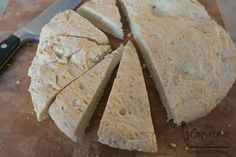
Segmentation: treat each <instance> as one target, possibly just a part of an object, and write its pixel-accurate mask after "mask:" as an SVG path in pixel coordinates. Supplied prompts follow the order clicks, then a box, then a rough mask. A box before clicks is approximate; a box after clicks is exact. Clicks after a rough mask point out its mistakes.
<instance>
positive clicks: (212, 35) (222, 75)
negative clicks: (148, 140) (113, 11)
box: [119, 0, 236, 124]
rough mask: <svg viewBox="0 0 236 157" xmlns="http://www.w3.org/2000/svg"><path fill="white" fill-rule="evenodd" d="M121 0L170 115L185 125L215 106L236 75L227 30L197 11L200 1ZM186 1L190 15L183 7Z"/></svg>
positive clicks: (233, 56) (235, 66)
mask: <svg viewBox="0 0 236 157" xmlns="http://www.w3.org/2000/svg"><path fill="white" fill-rule="evenodd" d="M119 1H120V2H121V5H122V8H123V11H124V13H125V14H126V17H127V19H128V21H129V23H130V27H131V30H132V33H133V36H134V38H135V40H136V42H137V44H138V46H139V48H140V49H141V51H142V54H143V56H144V59H145V61H146V63H147V65H148V66H149V69H150V72H151V74H152V76H153V80H154V82H155V84H156V88H157V90H158V91H159V93H160V96H161V99H162V103H163V105H164V106H165V108H166V110H167V112H168V117H169V119H174V122H175V123H177V124H181V122H183V121H184V122H190V121H193V120H195V119H197V118H200V117H203V116H205V115H206V114H208V113H209V112H210V111H211V110H213V109H214V108H215V107H216V105H217V104H218V103H219V102H220V101H221V100H222V99H223V98H224V97H225V96H226V95H227V93H228V91H229V89H230V88H231V87H232V84H233V83H234V81H235V77H236V49H235V45H234V43H233V42H232V40H231V39H230V37H229V35H228V34H227V33H226V32H225V30H224V29H223V28H221V27H220V26H219V25H217V23H216V22H215V21H214V20H211V19H210V18H207V15H206V13H205V12H206V11H205V10H203V9H199V11H196V9H195V8H203V7H202V6H201V4H200V3H198V2H197V1H196V0H191V1H187V0H178V1H177V0H173V1H171V0H167V1H165V2H164V1H161V0H155V2H156V3H154V4H152V3H151V2H153V1H149V0H132V1H129V0H119ZM161 4H165V5H163V6H161ZM183 4H184V5H185V6H186V8H189V9H187V10H188V14H186V13H185V12H186V10H185V9H178V7H179V6H181V5H183ZM159 5H160V6H159ZM166 6H167V7H166ZM168 6H171V7H170V8H168ZM193 6H194V7H193ZM158 8H159V11H162V10H164V11H162V14H158V13H155V12H156V11H158ZM172 8H174V9H172ZM173 10H175V12H177V14H176V15H175V14H173ZM191 14H192V15H194V16H191V18H190V17H188V15H191ZM203 15H204V16H206V18H202V16H203Z"/></svg>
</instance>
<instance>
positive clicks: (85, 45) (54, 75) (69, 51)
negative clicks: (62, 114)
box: [29, 36, 111, 121]
mask: <svg viewBox="0 0 236 157" xmlns="http://www.w3.org/2000/svg"><path fill="white" fill-rule="evenodd" d="M50 43H52V45H51V46H50V49H48V50H50V51H53V52H48V53H54V54H55V56H56V57H55V58H57V60H56V61H55V62H52V63H49V64H45V65H42V66H40V67H39V68H38V69H37V70H34V71H33V72H32V77H31V84H30V87H29V91H30V93H31V97H32V101H33V105H34V110H35V112H36V115H37V118H38V120H39V121H42V120H44V119H45V118H47V117H48V107H49V106H50V104H51V102H52V101H53V100H54V99H55V97H56V95H57V94H58V93H59V92H60V91H61V90H63V89H64V88H65V87H66V86H67V85H68V84H69V83H71V81H73V80H75V79H76V78H78V77H79V76H81V75H82V74H84V73H85V72H87V71H88V70H89V69H91V68H92V67H93V66H94V65H96V64H97V63H98V62H100V61H101V60H102V59H103V58H104V56H105V55H106V54H107V53H109V52H110V51H111V50H110V46H108V45H100V46H99V45H97V44H96V43H95V42H92V41H89V40H87V39H85V38H75V37H65V36H60V37H59V36H57V37H55V38H51V40H50ZM42 59H43V58H42Z"/></svg>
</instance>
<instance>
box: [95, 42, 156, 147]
mask: <svg viewBox="0 0 236 157" xmlns="http://www.w3.org/2000/svg"><path fill="white" fill-rule="evenodd" d="M98 137H99V139H98V141H99V142H101V143H103V144H106V145H109V146H111V147H115V148H120V149H125V150H130V151H132V150H137V151H141V152H157V144H156V136H155V134H154V128H153V124H152V119H151V112H150V104H149V100H148V95H147V91H146V86H145V82H144V78H143V73H142V68H141V65H140V62H139V58H138V55H137V52H136V50H135V48H134V46H133V44H132V43H131V42H129V43H128V44H127V46H126V47H125V51H124V53H123V56H122V59H121V63H120V66H119V69H118V73H117V76H116V79H115V82H114V84H113V87H112V91H111V94H110V96H109V99H108V103H107V106H106V109H105V111H104V114H103V117H102V120H101V123H100V127H99V130H98Z"/></svg>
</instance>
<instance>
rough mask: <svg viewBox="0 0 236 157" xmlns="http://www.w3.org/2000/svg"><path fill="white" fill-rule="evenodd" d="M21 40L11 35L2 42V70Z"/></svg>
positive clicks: (0, 55) (0, 64)
mask: <svg viewBox="0 0 236 157" xmlns="http://www.w3.org/2000/svg"><path fill="white" fill-rule="evenodd" d="M20 44H21V40H20V39H19V38H18V37H17V36H15V35H11V36H10V37H8V38H7V39H6V40H4V41H2V42H1V43H0V70H1V69H2V68H3V67H4V66H5V65H6V64H7V62H8V61H9V60H10V59H11V57H12V56H13V55H14V54H15V52H16V50H17V49H18V48H19V47H20Z"/></svg>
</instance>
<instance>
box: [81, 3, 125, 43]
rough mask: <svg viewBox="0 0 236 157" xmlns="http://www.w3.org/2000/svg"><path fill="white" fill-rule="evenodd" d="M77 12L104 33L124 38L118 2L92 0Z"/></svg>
mask: <svg viewBox="0 0 236 157" xmlns="http://www.w3.org/2000/svg"><path fill="white" fill-rule="evenodd" d="M77 11H78V12H79V14H80V15H82V16H83V17H84V18H86V19H88V20H89V21H90V22H91V23H93V24H94V25H95V26H97V27H98V28H100V29H101V30H103V31H104V32H107V33H109V34H111V35H113V36H114V37H116V38H119V39H123V38H124V32H123V29H122V23H121V16H120V13H119V10H118V7H117V6H116V0H92V1H89V2H87V3H85V4H84V5H82V6H81V7H79V8H78V10H77Z"/></svg>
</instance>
